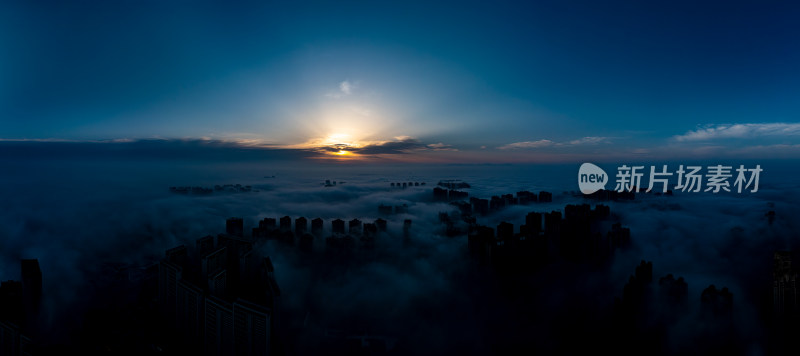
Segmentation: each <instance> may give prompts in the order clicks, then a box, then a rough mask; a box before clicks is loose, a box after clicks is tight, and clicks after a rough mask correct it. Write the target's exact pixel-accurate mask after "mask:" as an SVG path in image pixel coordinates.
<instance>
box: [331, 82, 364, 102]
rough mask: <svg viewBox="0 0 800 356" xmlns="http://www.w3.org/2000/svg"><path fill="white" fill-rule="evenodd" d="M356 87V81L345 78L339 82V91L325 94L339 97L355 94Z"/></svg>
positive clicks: (335, 97)
mask: <svg viewBox="0 0 800 356" xmlns="http://www.w3.org/2000/svg"><path fill="white" fill-rule="evenodd" d="M355 88H356V83H353V82H351V81H349V80H345V81H342V82H341V83H339V87H338V90H337V91H334V92H332V93H328V94H325V96H326V97H328V98H333V99H339V98H342V97H345V96H348V95H351V94H353V90H355Z"/></svg>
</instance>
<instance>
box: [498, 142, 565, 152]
mask: <svg viewBox="0 0 800 356" xmlns="http://www.w3.org/2000/svg"><path fill="white" fill-rule="evenodd" d="M555 144H556V143H555V142H553V141H550V140H539V141H524V142H514V143H509V144H507V145H504V146H500V147H498V149H501V150H508V149H519V148H541V147H550V146H553V145H555Z"/></svg>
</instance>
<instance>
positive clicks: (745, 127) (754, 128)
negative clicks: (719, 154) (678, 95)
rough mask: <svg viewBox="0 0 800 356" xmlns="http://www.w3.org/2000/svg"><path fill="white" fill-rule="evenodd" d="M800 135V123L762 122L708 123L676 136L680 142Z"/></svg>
mask: <svg viewBox="0 0 800 356" xmlns="http://www.w3.org/2000/svg"><path fill="white" fill-rule="evenodd" d="M798 136H800V123H780V122H778V123H762V124H732V125H707V126H704V127H701V128H698V129H696V130H692V131H688V132H686V133H685V134H683V135H678V136H675V137H674V139H675V140H676V141H678V142H691V141H709V140H716V139H726V138H734V139H750V138H760V137H771V138H785V137H798Z"/></svg>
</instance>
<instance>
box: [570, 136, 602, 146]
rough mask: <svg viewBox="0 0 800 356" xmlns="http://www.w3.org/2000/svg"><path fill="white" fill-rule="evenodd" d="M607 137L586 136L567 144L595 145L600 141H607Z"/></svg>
mask: <svg viewBox="0 0 800 356" xmlns="http://www.w3.org/2000/svg"><path fill="white" fill-rule="evenodd" d="M608 142H610V141H609V138H608V137H601V136H587V137H584V138H580V139H577V140H572V141H569V142H568V144H570V145H596V144H600V143H608Z"/></svg>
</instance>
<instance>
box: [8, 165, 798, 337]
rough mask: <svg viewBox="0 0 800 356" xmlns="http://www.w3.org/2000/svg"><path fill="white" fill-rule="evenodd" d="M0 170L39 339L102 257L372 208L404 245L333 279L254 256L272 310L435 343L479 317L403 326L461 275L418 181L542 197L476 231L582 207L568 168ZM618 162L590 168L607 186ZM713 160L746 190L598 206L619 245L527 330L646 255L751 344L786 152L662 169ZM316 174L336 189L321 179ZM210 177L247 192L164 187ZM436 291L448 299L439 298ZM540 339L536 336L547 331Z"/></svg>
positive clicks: (460, 299)
mask: <svg viewBox="0 0 800 356" xmlns="http://www.w3.org/2000/svg"><path fill="white" fill-rule="evenodd" d="M1 163H2V164H1V165H0V167H1V169H0V197H1V198H2V202H0V204H2V210H0V243H1V244H2V249H0V280H10V279H19V273H20V270H19V260H20V259H21V258H38V259H39V263H40V265H41V268H42V274H43V285H44V291H45V292H44V297H43V298H44V308H45V310H46V311H50V313H46V314H48V315H50V317H49V318H50V320H49V321H48V322H49V323H50V324H49V325H50V331H51V332H52V333H54V334H56V333H57V331H56V330H60V329H62V328H63V327H64V326H68V325H69V324H70V323H78V322H79V320H80V318H76V317H75V316H76V315H78V314H79V313H80V311H81V310H83V309H82V308H86V304H87V303H88V302H86V300H87V298H88V297H87V295H92V291H94V290H96V289H100V288H102V287H103V286H102V283H99V282H98V277H97V276H101V275H103V273H104V270H106V269H108V266H109V265H125V266H147V265H152V264H153V263H155V262H157V261H158V260H159V259H160V258H161V256H163V252H164V250H166V249H168V248H171V247H174V246H177V245H179V244H187V245H189V246H192V245H193V244H194V240H195V239H197V238H199V237H202V236H205V235H209V234H217V233H222V232H224V229H225V219H226V218H228V217H234V216H235V217H242V218H244V223H245V231H246V232H247V231H250V228H252V227H254V226H256V225H257V221H258V220H260V219H263V218H265V217H274V218H279V217H282V216H285V215H288V216H291V217H292V218H297V217H300V216H304V217H307V218H309V219H313V218H316V217H320V218H323V219H325V230H326V231H329V229H330V220H333V219H335V218H342V219H345V220H349V219H352V218H359V219H361V220H362V221H366V222H369V221H372V220H374V219H376V218H378V217H380V216H379V215H378V211H377V208H378V205H380V204H386V205H393V206H396V205H402V204H407V205H408V206H409V211H408V213H407V214H398V215H392V216H390V217H388V218H387V220H388V221H389V224H388V225H389V231H390V234H392V235H393V236H394V235H396V234H398V233H399V232H400V231H401V230H402V228H401V226H402V221H403V220H404V219H412V220H413V221H414V222H413V231H414V234H413V237H412V239H413V240H414V246H415V247H413V248H412V252H409V251H408V249H405V250H404V249H403V248H401V246H400V245H398V244H396V243H394V242H390V243H387V246H388V248H387V249H386V251H385V256H387V258H386V260H385V261H380V260H379V261H372V262H370V263H369V264H368V265H364V266H360V267H358V268H356V269H355V270H351V271H348V274H347V275H345V276H340V277H338V278H336V279H334V280H316V278H317V277H315V275H314V272H313V271H311V270H309V269H308V267H307V266H301V265H298V264H297V259H296V257H295V256H290V255H292V254H293V253H294V252H292V251H288V250H286V249H282V248H281V247H279V246H273V245H267V246H266V247H264V248H265V249H266V251H264V252H265V254H268V255H271V256H272V258H273V261H274V263H275V268H276V271H275V274H276V279H277V280H278V283H279V285H280V286H281V288H282V291H283V293H284V295H286V296H289V297H287V299H288V300H290V302H288V303H287V308H289V309H290V312H289V313H288V314H289V315H299V316H300V317H301V318H302V319H303V320H305V321H304V323H305V324H309V323H310V324H311V325H317V326H318V327H319V328H322V329H324V328H327V327H332V326H331V325H333V324H335V322H334V320H341V319H342V318H347V317H350V316H353V315H359V314H365V313H368V314H370V315H373V316H376V315H377V316H378V317H381V318H383V319H381V320H395V319H396V320H399V321H398V322H397V323H396V325H397V327H396V328H392V327H388V326H386V325H384V324H381V323H379V322H376V321H374V320H373V319H371V318H366V317H364V318H362V319H359V320H361V321H362V322H363V323H366V324H369V323H370V322H372V323H373V324H375V325H373V326H374V327H375V330H373V332H375V333H383V334H386V335H391V336H393V337H395V338H399V339H403V338H406V339H408V338H411V339H414V340H426V341H427V342H428V343H430V344H437V345H439V347H441V348H442V350H448V348H449V347H452V346H453V345H454V344H457V343H458V341H457V340H460V337H459V336H454V335H450V334H448V333H447V332H444V331H441V329H442V327H443V326H454V325H458V326H457V327H456V329H457V330H459V331H458V332H459V333H460V334H459V335H462V336H463V335H467V336H469V335H472V336H475V337H478V336H480V335H484V334H485V333H486V332H487V330H486V329H485V326H482V325H484V324H485V323H487V320H484V319H481V320H477V321H476V320H463V319H461V317H458V318H454V319H451V320H450V321H447V322H445V321H440V322H435V321H430V320H429V323H433V324H434V325H430V326H419V325H418V326H417V328H416V329H415V328H410V327H406V326H408V325H407V324H408V323H412V322H413V323H417V321H418V320H417V319H418V318H416V319H415V318H413V316H414V315H416V314H414V312H412V311H415V310H427V309H425V308H428V309H436V308H441V310H442V311H440V312H441V313H444V312H446V311H448V310H450V308H464V307H470V306H471V304H470V303H471V301H470V300H469V298H465V297H464V296H463V295H455V292H453V291H454V290H459V289H458V288H459V287H458V286H457V285H460V284H459V283H463V282H460V281H456V280H455V277H454V276H460V275H462V274H463V271H462V270H459V268H460V267H459V266H460V265H461V264H463V261H464V259H465V258H467V255H466V253H465V249H466V239H465V238H448V237H444V236H440V235H437V234H435V233H432V231H437V229H438V227H437V226H438V217H437V214H438V213H439V212H443V211H444V212H450V211H454V210H455V209H454V208H453V207H452V206H450V205H448V204H447V203H440V202H434V201H433V196H432V189H433V187H434V186H436V183H437V182H438V181H440V180H447V179H457V180H461V181H464V182H467V183H469V184H470V185H471V188H469V189H465V191H467V192H469V194H470V196H476V197H480V198H487V199H488V198H490V197H491V196H492V195H499V194H506V193H515V192H517V191H520V190H530V191H534V192H539V191H541V190H545V191H550V192H552V193H553V202H552V203H538V204H534V205H530V206H514V207H511V208H508V209H505V210H502V211H500V212H498V213H496V214H493V215H490V216H487V217H479V218H478V223H480V224H484V225H489V226H492V227H494V226H496V225H497V224H498V223H499V222H500V221H508V222H511V223H513V224H514V225H515V228H516V229H519V225H520V224H521V223H523V222H524V216H525V214H526V213H527V212H529V211H540V212H549V211H552V210H562V209H563V207H564V205H566V204H574V203H589V204H592V205H594V204H596V203H597V202H594V201H588V200H586V199H584V198H583V197H581V196H580V195H579V194H576V191H577V190H578V187H577V172H578V167H579V164H558V165H557V164H549V165H536V164H526V165H522V164H520V165H419V164H416V165H415V164H394V165H390V164H332V163H328V162H319V161H315V160H304V161H301V162H296V163H291V162H281V163H271V162H269V161H267V162H231V163H220V162H212V163H203V162H201V161H197V160H195V161H192V162H188V163H187V162H181V161H175V160H168V159H125V160H112V159H80V160H79V159H75V160H69V159H63V158H59V159H46V158H41V157H40V158H37V159H30V160H24V161H23V160H15V159H13V158H8V157H7V158H5V159H3V161H2V162H1ZM622 163H625V162H620V163H619V164H616V163H612V164H600V166H601V167H602V168H604V169H605V170H606V172H608V173H609V174H610V175H612V177H611V178H612V179H613V175H614V174H616V169H617V166H619V165H621V164H622ZM718 163H722V164H729V165H734V166H738V164H740V163H741V164H745V165H746V166H747V168H753V167H754V166H755V164H760V165H761V168H762V169H763V172H761V176H760V182H759V190H758V191H757V192H755V193H751V192H743V193H735V192H731V193H728V192H723V193H718V194H713V193H711V192H697V193H689V192H676V193H675V194H674V195H673V196H664V195H661V196H656V195H653V194H650V195H639V196H637V198H636V199H635V200H634V201H626V202H604V204H607V205H610V206H611V211H612V213H613V214H615V216H616V218H618V219H619V220H620V221H621V222H622V224H623V226H627V227H629V228H630V229H631V234H632V240H633V245H634V246H633V248H632V249H631V250H629V251H626V252H624V253H621V254H618V255H617V256H615V260H614V261H613V263H612V265H611V267H610V269H609V270H608V271H607V272H605V273H603V274H601V275H594V276H592V278H591V280H589V279H587V280H579V281H570V282H569V283H566V282H564V283H563V285H560V286H559V287H558V288H555V287H554V289H553V290H552V294H551V296H549V297H542V300H539V301H538V302H539V303H542V305H548V304H547V303H551V305H549V306H548V307H547V308H545V309H550V310H551V311H550V312H549V314H548V312H544V311H539V312H540V314H541V315H540V320H541V323H542V324H541V325H535V326H532V327H541V328H544V329H546V328H547V325H551V324H548V323H551V322H555V321H553V320H556V319H558V317H559V310H560V309H559V308H562V307H564V306H559V304H558V303H559V302H558V299H559V298H562V297H563V295H564V294H565V293H568V292H569V293H571V292H576V291H580V292H577V293H587V294H594V296H593V298H597V299H598V300H601V301H602V300H605V301H609V302H610V301H611V300H613V298H614V297H615V296H619V295H621V290H622V286H623V285H624V283H625V282H626V281H627V277H628V275H630V274H632V273H633V269H634V267H635V266H636V265H637V264H638V262H639V261H640V260H648V261H652V262H653V265H654V272H653V276H654V278H655V279H657V278H659V277H661V276H664V275H666V274H667V273H671V274H673V275H676V276H683V277H684V278H685V279H686V280H687V282H688V284H689V296H690V300H693V301H699V295H700V292H701V291H702V290H703V289H704V288H705V287H707V286H708V285H710V284H714V285H716V286H718V287H721V286H725V287H728V288H729V289H730V290H731V291H732V293H733V294H734V296H735V308H736V311H737V314H736V317H737V318H739V319H740V320H741V323H738V324H737V325H738V328H739V329H737V332H738V333H739V335H740V337H741V340H742V341H741V342H742V343H744V344H745V346H747V347H751V348H754V349H759V348H761V347H762V346H763V345H762V344H763V343H764V340H765V337H764V335H763V334H764V329H763V327H762V323H763V321H761V320H760V319H759V317H758V315H759V312H760V309H759V308H760V306H761V305H763V303H764V300H765V298H766V299H769V298H771V294H770V293H771V283H772V274H771V270H772V258H773V253H774V251H776V250H789V249H792V248H798V247H800V246H798V243H799V242H800V221H799V220H798V219H797V217H798V216H800V181H798V179H797V174H800V169H798V166H800V165H798V164H797V162H790V161H764V162H751V161H748V162H716V161H714V162H670V163H667V164H669V165H670V166H669V167H670V170H674V169H676V167H677V165H678V164H701V165H716V164H718ZM649 164H657V165H660V164H662V163H661V162H653V163H647V164H645V165H646V166H647V169H648V170H649ZM326 180H330V181H336V182H337V184H336V186H333V187H326V186H324V183H325V181H326ZM392 182H425V183H426V185H425V186H414V187H409V188H406V189H401V188H397V187H391V186H390V183H392ZM223 184H241V185H243V186H244V185H249V186H251V187H252V189H253V191H251V192H240V193H224V192H215V193H212V194H209V195H192V194H188V195H182V194H176V193H173V192H170V190H169V187H172V186H203V187H213V186H214V185H223ZM613 185H614V182H613V181H612V182H610V183H609V184H608V185H607V188H609V189H613V188H614V187H613ZM770 211H774V212H775V215H774V221H772V222H771V223H770V221H769V219H768V217H767V214H768V212H770ZM318 244H322V242H321V241H320V242H318ZM393 251H394V252H393ZM476 288H478V287H476ZM323 296H324V297H323ZM443 300H448V301H450V303H449V304H452V305H451V306H449V307H448V306H443ZM387 305H389V306H391V307H387ZM564 308H565V307H564ZM437 310H438V309H437ZM506 312H507V313H508V314H509V315H511V314H513V313H514V311H513V310H508V311H506ZM293 313H294V314H293ZM456 314H457V313H456ZM436 315H438V314H436ZM448 315H451V314H448ZM477 315H481V313H477ZM477 317H478V318H486V319H491V318H492V317H491V316H487V315H483V316H477ZM309 320H310V321H309ZM370 320H373V321H370ZM426 320H427V319H426ZM690 320H691V318H690V317H687V319H686V320H683V321H682V322H680V323H677V324H676V325H674V327H675V328H676V330H678V329H681V330H683V329H686V328H689V329H690V330H691V328H692V327H696V326H690V325H693V324H692V323H690ZM315 323H316V324H315ZM436 323H445V324H447V325H437V324H436ZM305 324H304V325H305ZM378 324H381V325H382V326H378ZM385 324H387V325H388V324H389V323H385ZM400 326H403V327H402V328H401V327H400ZM381 328H384V329H385V330H384V329H381ZM445 329H446V328H445ZM409 330H412V331H409ZM437 330H439V331H437ZM537 330H538V329H537ZM554 332H555V331H554ZM431 333H433V334H431ZM674 337H675V338H677V340H678V341H676V342H689V341H686V340H684V339H681V338H686V337H687V336H684V334H683V333H678V332H676V333H675V334H674ZM541 339H542V340H546V339H547V335H546V334H545V335H542V336H541ZM442 340H445V341H442ZM484 346H485V345H484ZM475 347H477V349H480V347H481V346H480V345H478V346H475ZM485 347H488V346H485Z"/></svg>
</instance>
